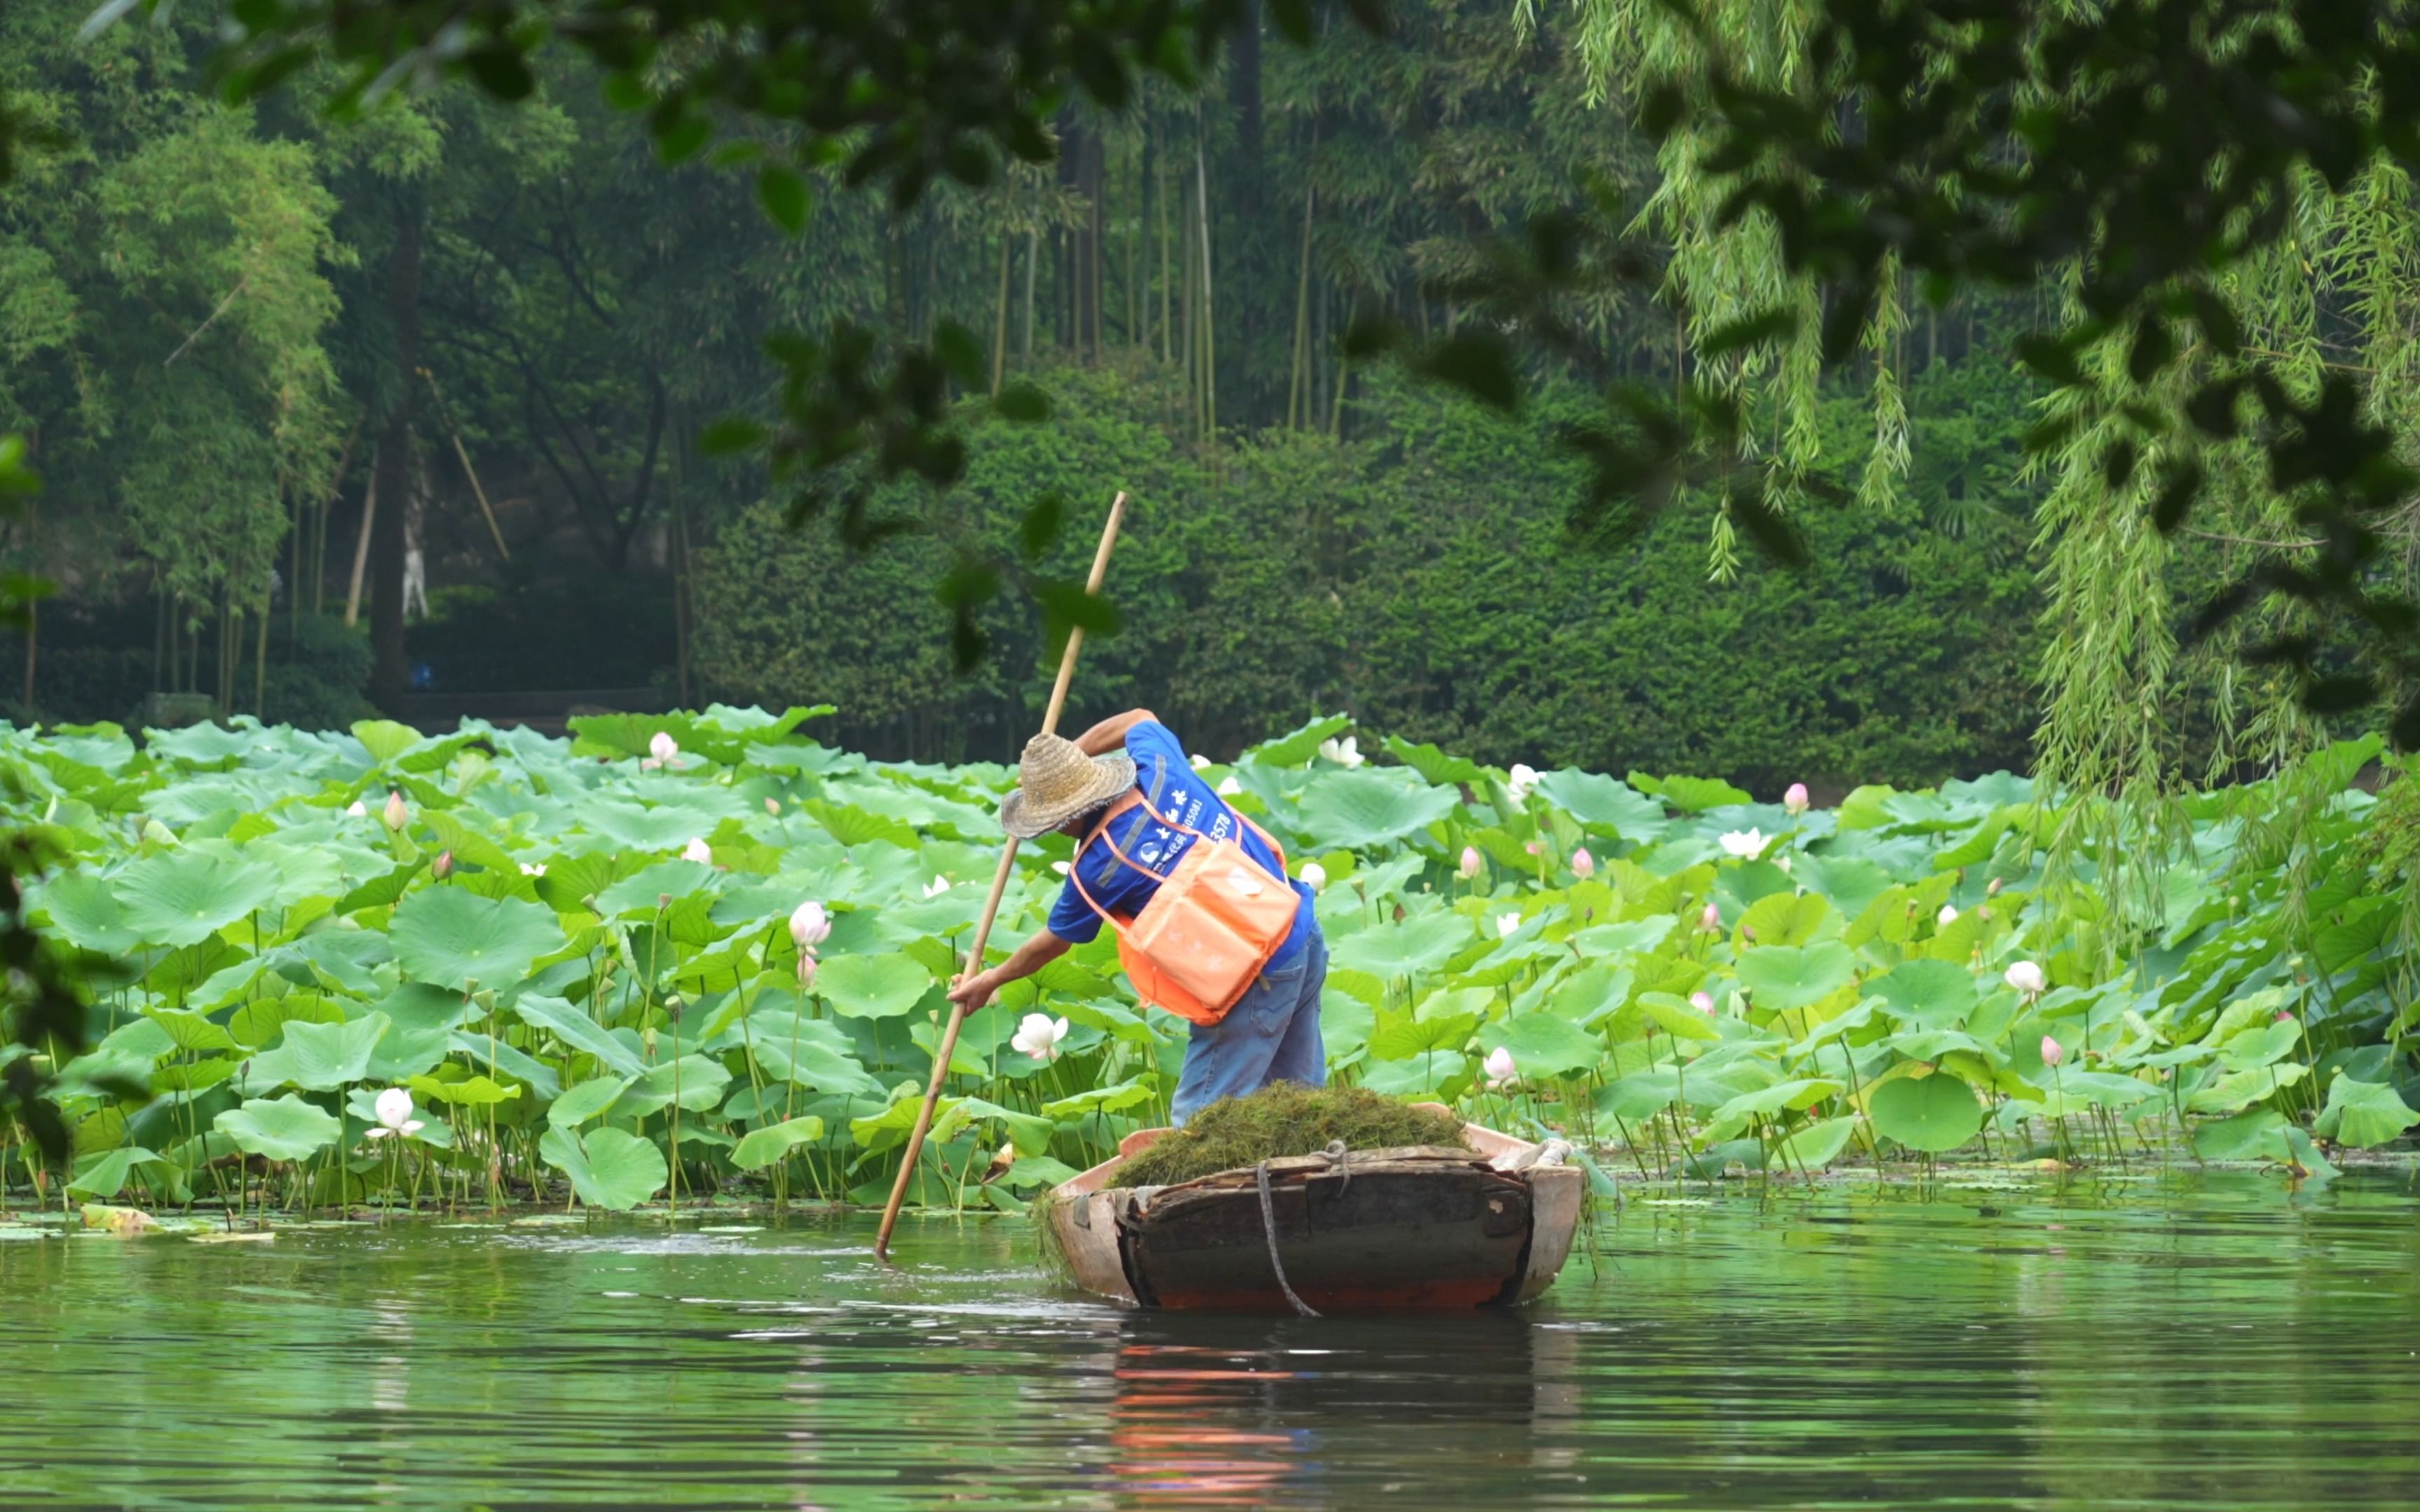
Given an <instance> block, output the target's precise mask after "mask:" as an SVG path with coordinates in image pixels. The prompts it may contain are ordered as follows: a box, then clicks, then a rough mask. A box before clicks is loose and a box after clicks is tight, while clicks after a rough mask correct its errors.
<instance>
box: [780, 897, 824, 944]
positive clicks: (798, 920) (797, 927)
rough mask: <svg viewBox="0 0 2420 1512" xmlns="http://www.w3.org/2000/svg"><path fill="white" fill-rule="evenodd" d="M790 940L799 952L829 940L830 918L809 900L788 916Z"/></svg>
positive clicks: (819, 905)
mask: <svg viewBox="0 0 2420 1512" xmlns="http://www.w3.org/2000/svg"><path fill="white" fill-rule="evenodd" d="M790 938H791V940H792V941H793V942H795V943H796V944H797V945H798V947H799V949H801V950H812V949H814V948H815V947H816V946H818V945H821V944H823V943H824V941H826V940H828V939H830V938H831V916H830V915H829V914H827V913H825V912H824V905H823V904H821V903H817V902H815V901H814V899H812V898H810V899H809V900H807V901H806V902H805V903H800V904H799V906H798V907H797V909H795V910H794V911H792V913H791V915H790Z"/></svg>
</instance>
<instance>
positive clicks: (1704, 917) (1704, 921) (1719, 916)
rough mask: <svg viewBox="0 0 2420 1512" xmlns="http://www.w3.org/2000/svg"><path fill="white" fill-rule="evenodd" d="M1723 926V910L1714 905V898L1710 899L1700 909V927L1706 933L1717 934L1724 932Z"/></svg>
mask: <svg viewBox="0 0 2420 1512" xmlns="http://www.w3.org/2000/svg"><path fill="white" fill-rule="evenodd" d="M1722 927H1723V911H1722V910H1721V909H1719V908H1717V907H1715V906H1714V900H1712V899H1708V900H1707V901H1706V906H1705V907H1703V908H1700V909H1699V910H1698V928H1699V930H1700V931H1701V932H1703V933H1708V934H1716V933H1721V932H1722Z"/></svg>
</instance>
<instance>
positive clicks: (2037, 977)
mask: <svg viewBox="0 0 2420 1512" xmlns="http://www.w3.org/2000/svg"><path fill="white" fill-rule="evenodd" d="M2000 977H2001V980H2004V981H2006V982H2007V983H2008V984H2009V986H2011V987H2013V988H2015V989H2016V991H2017V995H2018V996H2020V997H2024V998H2034V997H2040V995H2042V994H2044V993H2046V992H2048V991H2049V990H2050V978H2049V976H2048V975H2047V974H2045V973H2044V972H2043V970H2042V968H2041V964H2040V962H2036V961H2020V962H2018V963H2017V964H2015V965H2012V966H2010V967H2009V969H2008V970H2006V971H2004V972H2002V973H2001V974H2000Z"/></svg>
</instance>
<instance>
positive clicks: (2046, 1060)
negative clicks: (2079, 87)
mask: <svg viewBox="0 0 2420 1512" xmlns="http://www.w3.org/2000/svg"><path fill="white" fill-rule="evenodd" d="M2041 1057H2042V1064H2043V1065H2045V1066H2049V1067H2051V1068H2053V1069H2056V1068H2057V1066H2058V1065H2059V1063H2060V1062H2062V1061H2064V1060H2065V1059H2067V1052H2066V1051H2065V1050H2062V1049H2060V1048H2059V1043H2058V1041H2056V1040H2054V1039H2052V1038H2051V1037H2050V1036H2049V1035H2047V1034H2045V1035H2043V1036H2042V1042H2041Z"/></svg>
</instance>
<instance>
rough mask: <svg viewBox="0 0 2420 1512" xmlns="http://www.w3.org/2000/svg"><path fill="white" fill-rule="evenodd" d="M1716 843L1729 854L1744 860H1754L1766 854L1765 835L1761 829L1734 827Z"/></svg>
mask: <svg viewBox="0 0 2420 1512" xmlns="http://www.w3.org/2000/svg"><path fill="white" fill-rule="evenodd" d="M1714 843H1715V844H1717V845H1720V846H1721V847H1722V848H1723V850H1724V852H1725V854H1727V855H1730V856H1738V857H1739V858H1740V859H1741V860H1743V861H1753V860H1755V859H1756V858H1757V857H1758V856H1762V855H1763V854H1764V846H1765V836H1764V831H1763V830H1761V829H1754V828H1750V829H1734V830H1732V831H1731V832H1730V834H1728V835H1725V836H1723V837H1721V838H1720V839H1718V840H1717V841H1714Z"/></svg>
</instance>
